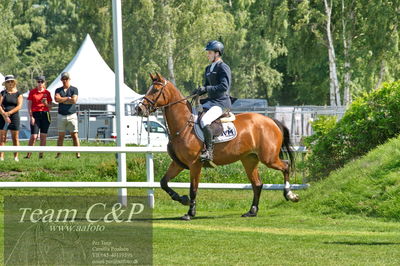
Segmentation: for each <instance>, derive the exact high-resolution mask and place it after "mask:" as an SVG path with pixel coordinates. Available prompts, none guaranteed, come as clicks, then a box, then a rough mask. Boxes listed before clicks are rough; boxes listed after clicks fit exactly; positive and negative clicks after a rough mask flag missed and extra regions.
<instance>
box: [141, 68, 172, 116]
mask: <svg viewBox="0 0 400 266" xmlns="http://www.w3.org/2000/svg"><path fill="white" fill-rule="evenodd" d="M150 78H151V80H152V81H153V83H152V85H150V87H149V89H148V90H147V92H146V95H145V96H144V97H143V100H142V101H141V102H140V103H139V105H138V106H137V107H136V112H137V114H139V115H141V116H148V115H150V114H151V113H153V112H155V111H156V110H157V108H159V107H162V106H164V105H167V104H168V103H169V101H170V100H169V98H168V97H167V95H166V87H167V85H168V80H166V79H165V78H163V77H162V76H161V75H160V74H158V73H156V75H153V74H151V73H150Z"/></svg>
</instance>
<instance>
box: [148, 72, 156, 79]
mask: <svg viewBox="0 0 400 266" xmlns="http://www.w3.org/2000/svg"><path fill="white" fill-rule="evenodd" d="M149 75H150V78H151V80H152V81H154V80H156V77H155V76H153V74H151V73H149Z"/></svg>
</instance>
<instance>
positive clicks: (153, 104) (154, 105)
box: [141, 80, 197, 139]
mask: <svg viewBox="0 0 400 266" xmlns="http://www.w3.org/2000/svg"><path fill="white" fill-rule="evenodd" d="M167 84H168V80H165V83H162V82H160V81H153V86H154V85H161V86H162V87H161V89H160V92H159V93H158V95H157V97H155V99H154V100H151V99H149V98H148V97H147V96H144V97H143V100H146V101H147V102H148V103H149V106H145V105H144V104H143V100H142V103H141V106H142V107H144V108H146V111H147V112H148V113H149V114H150V113H154V112H155V111H157V110H158V109H165V108H167V107H169V106H171V105H174V104H177V103H180V102H183V101H187V100H188V99H190V98H193V97H195V96H197V94H193V95H189V96H186V97H184V98H182V99H180V100H178V101H175V102H171V103H167V104H165V105H161V106H157V101H158V99H159V98H160V97H161V95H163V97H165V96H164V90H165V87H166V86H167ZM151 89H152V87H151V88H149V91H150V90H151ZM146 95H147V93H146ZM163 111H164V110H163ZM163 114H164V120H166V118H165V112H163ZM192 123H194V121H193V116H191V117H190V119H189V120H188V121H187V122H186V123H185V125H184V127H183V128H182V129H181V130H179V131H177V132H176V134H175V136H178V135H180V133H181V132H182V131H183V130H184V129H185V128H186V127H187V126H188V125H190V124H192ZM166 126H167V132H168V137H169V138H170V139H171V138H173V137H174V136H171V133H170V131H169V128H168V125H166Z"/></svg>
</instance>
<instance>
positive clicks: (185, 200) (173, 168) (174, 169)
mask: <svg viewBox="0 0 400 266" xmlns="http://www.w3.org/2000/svg"><path fill="white" fill-rule="evenodd" d="M182 170H183V168H182V167H180V166H179V165H178V164H176V163H175V162H174V161H172V163H171V164H170V165H169V168H168V170H167V172H166V173H165V175H164V176H163V178H162V179H161V181H160V185H161V188H162V189H163V190H164V191H165V192H167V193H168V195H170V197H171V198H172V199H173V200H176V201H178V202H180V203H182V204H183V205H189V203H190V201H189V197H188V196H186V195H184V196H180V195H179V194H178V193H177V192H175V190H173V189H172V188H170V187H169V186H168V182H169V181H170V180H171V179H173V178H174V177H176V176H177V175H178V174H179V173H180V172H182Z"/></svg>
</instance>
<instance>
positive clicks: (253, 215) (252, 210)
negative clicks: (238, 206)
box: [242, 206, 258, 217]
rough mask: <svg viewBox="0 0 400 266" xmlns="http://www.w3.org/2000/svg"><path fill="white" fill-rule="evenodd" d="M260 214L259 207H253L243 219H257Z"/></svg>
mask: <svg viewBox="0 0 400 266" xmlns="http://www.w3.org/2000/svg"><path fill="white" fill-rule="evenodd" d="M257 212H258V207H257V206H251V208H250V211H248V212H246V213H245V214H243V215H242V217H256V216H257Z"/></svg>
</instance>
